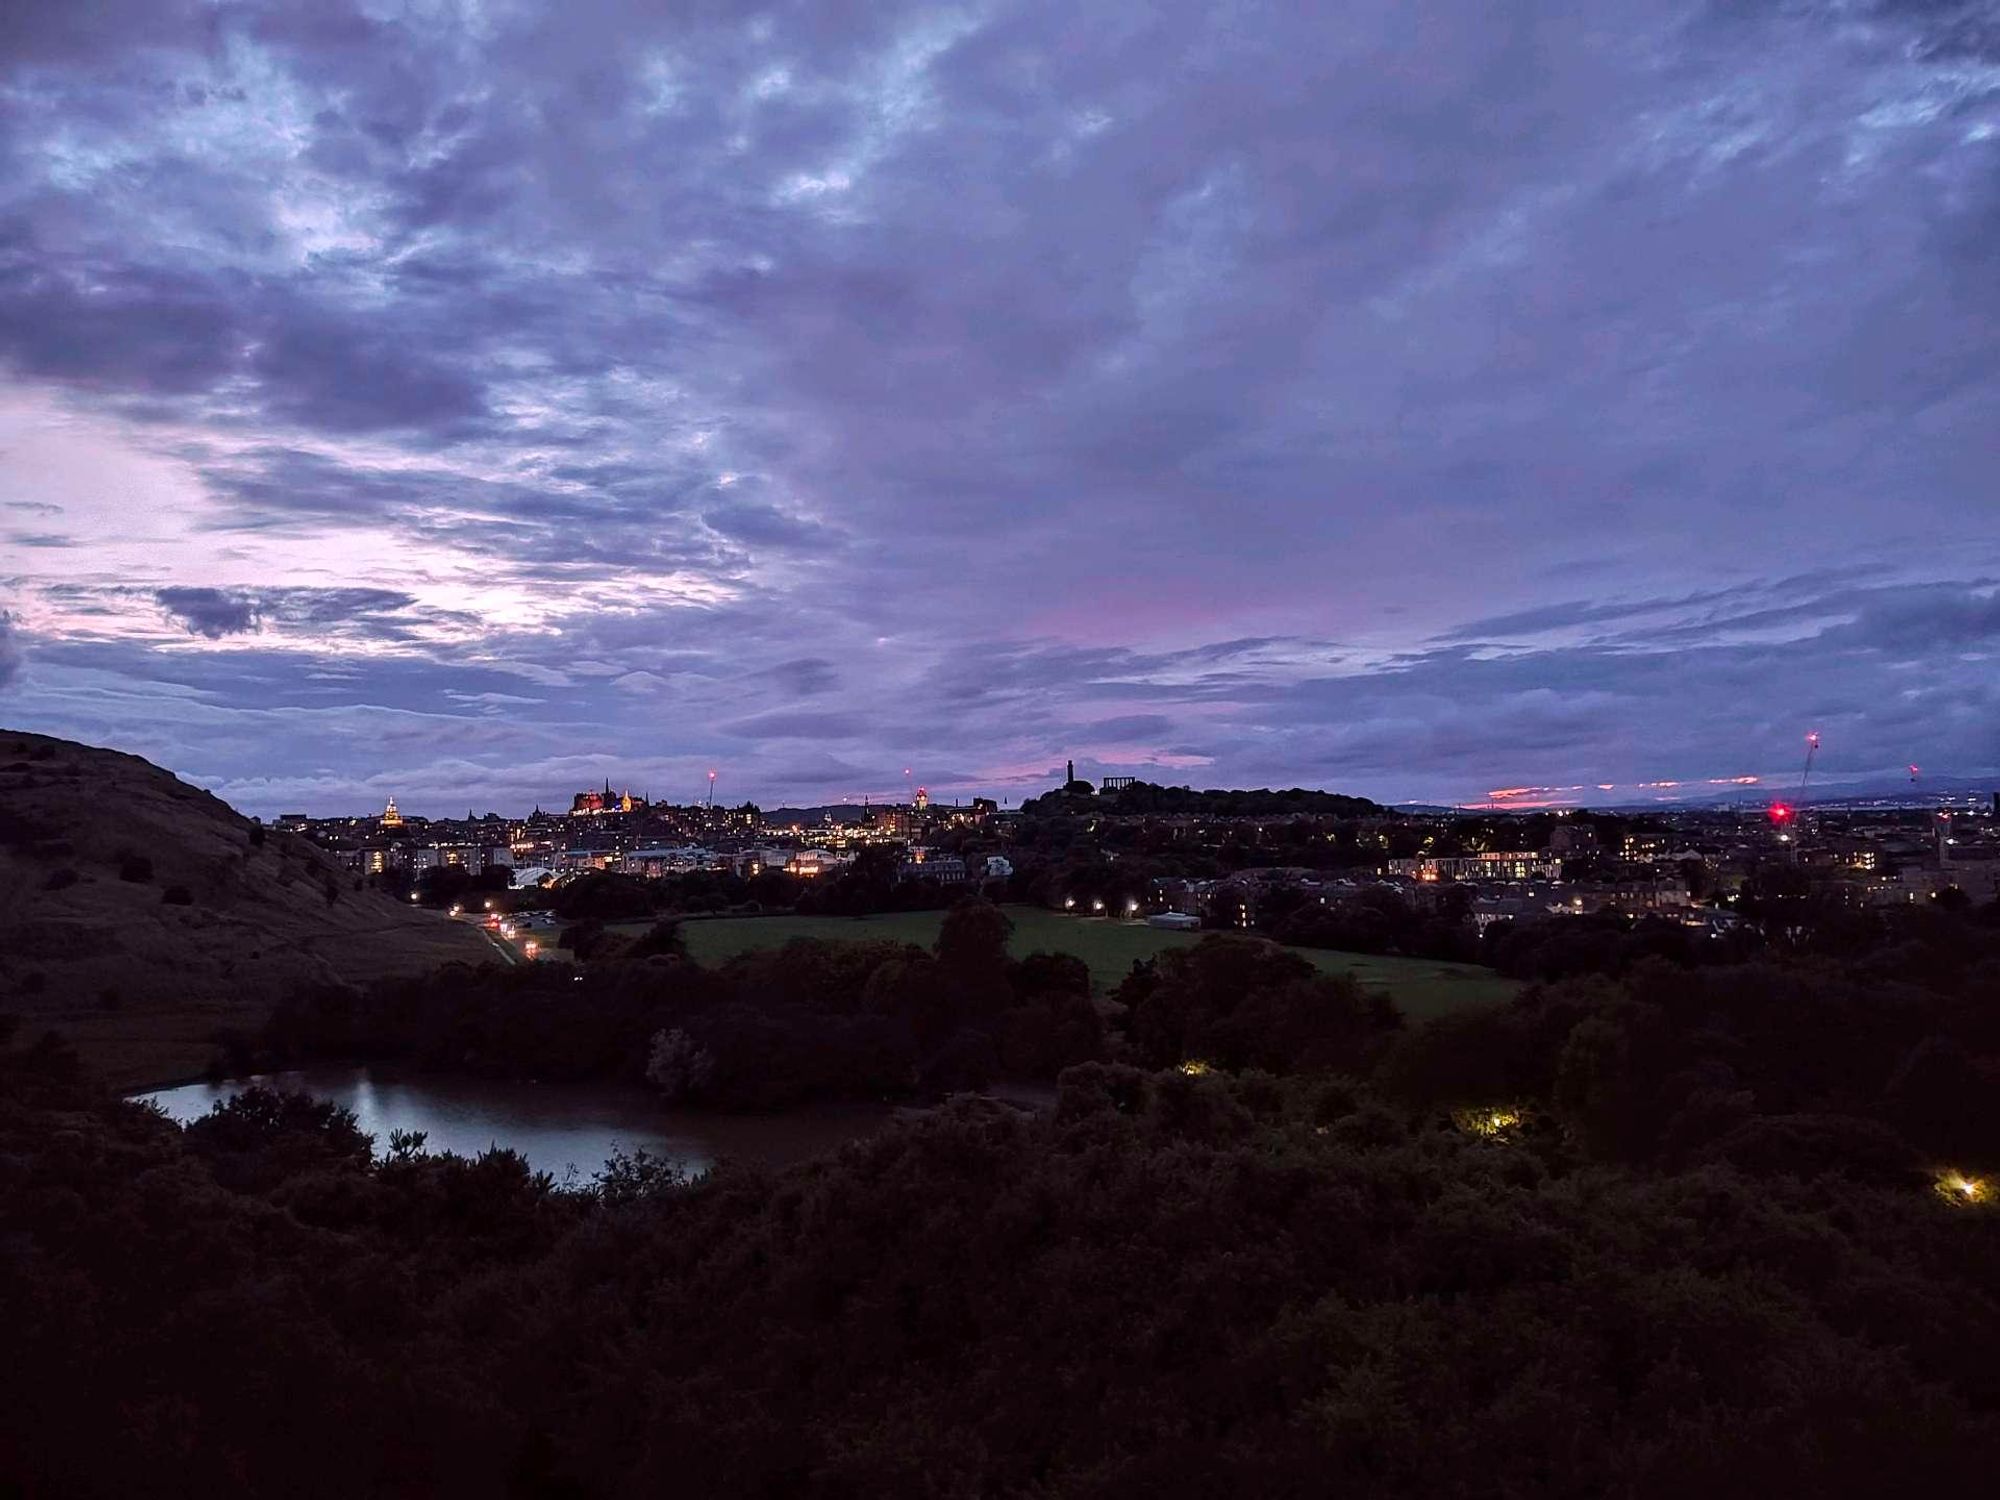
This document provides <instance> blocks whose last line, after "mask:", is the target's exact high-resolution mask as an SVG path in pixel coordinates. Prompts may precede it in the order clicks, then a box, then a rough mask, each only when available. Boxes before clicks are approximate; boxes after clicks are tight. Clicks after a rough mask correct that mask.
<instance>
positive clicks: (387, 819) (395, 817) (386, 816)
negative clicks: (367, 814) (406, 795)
mask: <svg viewBox="0 0 2000 1500" xmlns="http://www.w3.org/2000/svg"><path fill="white" fill-rule="evenodd" d="M376 821H377V822H378V823H380V824H381V825H382V827H384V828H401V827H402V826H403V815H402V814H401V813H399V812H397V811H396V799H395V798H394V797H391V798H390V799H389V805H388V806H387V807H385V808H383V809H382V816H381V817H380V818H378V819H376Z"/></svg>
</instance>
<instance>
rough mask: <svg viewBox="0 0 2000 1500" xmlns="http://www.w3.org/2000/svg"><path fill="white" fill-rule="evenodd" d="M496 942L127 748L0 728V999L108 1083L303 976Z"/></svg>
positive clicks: (204, 1044)
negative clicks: (73, 1049)
mask: <svg viewBox="0 0 2000 1500" xmlns="http://www.w3.org/2000/svg"><path fill="white" fill-rule="evenodd" d="M494 956H495V955H494V951H493V949H492V947H491V946H490V945H489V944H488V943H487V942H486V940H485V939H484V938H483V937H481V936H480V935H479V933H477V932H476V931H474V930H473V929H471V928H468V927H464V926H460V925H459V924H457V923H454V922H451V921H449V920H447V919H445V918H443V917H441V916H439V915H437V914H436V913H434V912H427V911H416V910H412V909H411V908H409V907H407V906H405V905H402V904H400V903H398V902H396V901H393V900H391V899H390V898H388V897H387V896H384V895H381V894H380V893H378V892H375V891H371V890H356V889H354V880H353V877H352V876H349V875H346V874H344V873H342V872H341V871H340V870H338V869H337V868H335V867H334V866H333V864H332V863H331V862H330V861H329V860H328V858H327V856H326V855H325V854H324V853H323V852H322V851H320V850H318V849H316V848H314V847H313V846H312V845H311V844H309V843H307V842H306V841H305V840H303V839H299V838H295V837H293V836H291V835H289V834H281V833H278V832H276V831H274V830H273V831H265V830H261V829H259V828H258V827H257V825H256V824H254V823H252V822H251V821H250V820H249V819H247V818H245V817H243V816H242V815H241V814H239V813H237V812H236V811H235V810H234V809H232V808H231V807H230V806H229V805H228V804H227V803H225V802H223V801H222V800H221V799H219V798H217V797H215V796H213V795H211V794H210V793H208V792H204V791H202V790H200V789H199V788H196V787H192V786H189V785H187V784H186V783H185V782H183V781H180V780H179V779H177V778H176V777H174V776H173V775H172V774H170V773H169V772H166V771H163V770H161V769H160V768H159V767H158V766H155V765H153V764H151V763H150V762H148V761H144V760H141V759H140V758H139V757H137V756H135V755H124V754H120V753H119V752H117V751H113V750H100V749H95V748H93V747H90V746H87V745H78V744H73V743H71V742H70V741H67V740H58V739H50V738H48V737H46V736H44V735H38V734H28V733H25V732H21V731H16V730H6V729H0V1013H12V1014H14V1015H17V1016H20V1017H21V1018H22V1020H23V1022H24V1024H25V1025H27V1026H29V1027H44V1026H49V1027H54V1028H56V1029H57V1030H59V1031H61V1032H62V1033H63V1034H64V1035H66V1036H68V1037H69V1038H70V1039H71V1040H72V1041H74V1042H75V1043H76V1045H77V1047H78V1048H79V1050H80V1051H81V1052H82V1053H83V1055H84V1059H85V1061H86V1063H88V1064H89V1065H90V1066H92V1067H93V1068H95V1069H96V1070H98V1071H99V1072H101V1073H103V1074H104V1075H105V1076H106V1077H107V1078H109V1079H110V1080H111V1081H113V1082H115V1083H119V1084H131V1085H137V1084H140V1083H147V1082H155V1081H159V1080H163V1079H168V1078H174V1077H182V1076H187V1075H191V1074H194V1073H197V1072H199V1071H201V1069H202V1068H203V1067H204V1066H205V1065H206V1063H207V1062H208V1060H209V1058H210V1057H211V1056H212V1055H213V1054H214V1052H215V1044H214V1036H215V1033H216V1032H217V1031H218V1030H220V1029H223V1028H228V1027H248V1026H254V1025H255V1024H256V1023H257V1021H258V1020H260V1019H261V1017H262V1015H263V1013H264V1009H265V1007H266V1006H267V1005H268V1004H269V1003H270V1001H271V999H272V998H273V997H275V996H276V995H278V994H280V993H282V992H283V991H284V990H285V989H287V988H289V987H290V986H291V985H293V984H296V983H298V982H299V981H301V980H307V979H341V980H349V981H355V982H361V981H366V980H369V979H374V978H378V977H381V976H383V975H387V974H396V973H409V972H414V971H419V970H423V969H427V968H430V967H433V966H435V965H437V964H440V963H446V962H449V961H451V960H454V959H459V960H464V961H467V962H472V963H481V962H487V961H490V960H492V959H493V958H494Z"/></svg>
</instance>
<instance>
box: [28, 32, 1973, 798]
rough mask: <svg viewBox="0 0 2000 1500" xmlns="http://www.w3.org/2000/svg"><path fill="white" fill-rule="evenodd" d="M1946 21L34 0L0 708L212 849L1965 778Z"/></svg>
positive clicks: (1963, 301) (1969, 470)
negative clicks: (638, 792)
mask: <svg viewBox="0 0 2000 1500" xmlns="http://www.w3.org/2000/svg"><path fill="white" fill-rule="evenodd" d="M1979 9H1980V8H1979V7H1977V6H1971V5H1968V6H1962V7H1954V6H1952V5H1949V4H1946V5H1935V4H1922V5H1919V4H1915V3H1894V0H1882V3H1876V4H1867V5H1859V6H1850V5H1841V4H1832V3H1828V4H1825V5H1804V6H1788V7H1778V6H1769V7H1764V6H1748V7H1729V8H1723V7H1713V6H1701V5H1697V6H1693V7H1688V6H1682V5H1669V4H1657V5H1656V4H1651V3H1645V0H1630V3H1626V4H1622V5H1618V6H1614V7H1592V8H1586V9H1581V10H1579V11H1577V12H1575V13H1573V14H1568V15H1556V14H1550V13H1538V14H1537V15H1536V16H1534V17H1532V18H1529V17H1522V16H1516V15H1509V14H1497V13H1494V12H1493V10H1492V8H1490V7H1480V6H1474V5H1471V4H1431V5H1427V6H1424V7H1420V8H1417V9H1415V10H1412V9H1410V8H1408V7H1386V6H1385V7H1380V8H1375V9H1370V8H1366V7H1356V8H1349V9H1348V10H1347V11H1346V12H1344V13H1343V15H1342V16H1341V17H1340V19H1339V23H1338V25H1330V24H1329V23H1328V20H1327V18H1325V17H1323V16H1312V15H1310V14H1304V13H1301V14H1298V15H1293V14H1292V13H1290V12H1289V11H1288V10H1286V9H1285V8H1282V7H1276V8H1272V9H1270V10H1269V11H1259V12H1255V14H1254V15H1252V14H1251V13H1249V12H1230V13H1226V14H1205V13H1200V12H1197V11H1195V10H1193V9H1186V10H1184V11H1180V12H1176V13H1173V14H1169V15H1164V16H1155V17H1150V18H1147V17H1137V16H1133V17H1111V18H1104V17H1097V18H1093V17H1087V16H1078V15H1077V14H1076V13H1075V12H1074V10H1073V8H1067V7H1058V6H1040V5H1026V4H1021V5H1009V4H1000V5H993V6H985V7H977V8H966V9H941V8H938V7H934V6H894V5H890V6H881V7H869V8H867V9H866V10H865V11H861V12H851V11H839V12H834V11H822V10H821V9H819V8H816V7H802V8H795V9H778V10H773V11H768V12H756V13H752V12H740V13H739V12H735V11H732V10H731V9H730V8H728V7H715V8H711V9H706V10H704V11H702V12H701V13H700V15H699V16H692V17H691V16H660V15H654V14H652V13H651V10H650V8H647V7H642V6H638V5H636V4H617V3H598V4H586V5H577V6H565V7H562V8H561V9H560V12H559V13H553V14H548V15H534V14H531V13H528V12H526V11H519V12H517V11H514V10H511V9H508V8H505V7H499V8H490V9H480V10H471V9H466V10H460V9H458V8H455V7H451V6H438V7H434V8H413V9H411V10H409V11H408V12H406V13H399V14H397V15H395V16H393V17H392V16H390V15H388V14H387V13H386V12H379V13H378V12H377V11H375V10H371V9H370V8H368V7H360V6H357V7H352V8H349V7H345V6H342V5H336V4H331V3H316V4H312V5H303V4H301V5H297V6H286V5H272V6H266V7H249V8H241V9H238V8H218V7H212V6H209V5H205V4H200V3H186V4H173V3H164V0H163V3H150V0H149V3H132V4H125V5H104V6H95V7H62V6H50V7H34V8H29V9H27V10H25V11H24V12H23V13H22V14H21V15H20V16H19V17H18V18H13V19H10V23H9V29H8V30H7V31H6V32H5V33H4V35H5V46H4V48H0V82H4V85H5V87H4V90H0V111H4V117H5V120H6V127H7V128H6V131H5V137H4V139H5V144H4V145H0V722H4V723H7V724H10V725H18V726H19V727H22V728H26V729H32V730H37V731H41V732H46V733H50V734H56V735H63V736H71V737H75V738H79V739H84V740H88V741H91V742H94V743H98V744H108V745H115V746H117V747H119V748H123V749H130V750H133V751H135V752H137V753H140V754H143V755H146V756H148V757H149V758H151V759H153V760H155V761H158V762H159V763H161V764H163V765H166V766H168V767H170V768H171V769H173V770H175V771H177V772H179V773H181V774H183V775H184V776H186V777H187V778H188V779H190V780H192V781H196V782H198V783H200V784H202V785H204V786H208V787H210V788H211V789H213V790H215V791H216V792H218V793H219V794H220V795H222V796H224V797H225V798H226V799H228V800H229V801H231V802H232V803H234V804H236V805H237V806H240V807H242V808H244V809H245V810H246V811H250V812H255V813H260V814H263V815H266V816H269V815H271V814H274V813H276V812H278V811H283V810H293V809H299V810H306V811H311V812H321V811H332V810H343V809H354V810H363V809H366V808H369V807H379V806H380V803H381V799H382V797H383V796H384V795H388V794H393V795H395V796H397V797H398V799H399V801H400V802H401V804H402V805H404V806H405V807H408V808H412V809H428V808H438V809H444V808H450V807H462V806H464V805H465V804H466V802H467V801H468V800H471V801H473V802H475V803H477V804H478V805H479V806H480V807H481V809H482V810H483V809H484V808H486V807H487V806H497V807H513V806H516V805H518V806H521V807H526V806H528V805H529V804H530V803H531V802H532V801H533V800H534V799H535V798H536V797H537V796H541V797H549V796H552V795H557V794H561V793H563V791H564V789H572V790H573V789H574V788H576V787H584V786H592V785H595V784H597V783H598V782H599V781H600V780H602V779H603V778H604V777H605V776H606V775H609V776H610V777H611V778H612V779H613V780H614V781H617V782H619V783H620V784H621V785H622V784H626V783H629V784H630V785H632V786H633V787H634V788H635V789H640V788H643V789H646V790H649V791H650V792H652V793H653V794H654V795H655V796H658V797H660V798H662V799H663V800H669V801H681V800H683V799H686V800H694V799H695V798H696V796H697V794H698V792H699V791H700V790H701V789H703V788H704V787H705V777H706V773H707V771H708V770H709V769H710V768H712V767H721V768H723V779H722V789H721V791H720V792H719V797H720V798H722V799H725V800H730V801H737V800H743V799H745V798H748V799H753V800H757V801H759V802H762V803H764V804H766V805H781V804H795V805H812V804H817V803H823V802H830V801H835V800H839V799H842V798H844V797H847V796H850V795H858V794H870V795H877V796H881V795H885V794H887V795H894V794H895V793H897V792H898V791H899V790H900V789H901V788H902V786H903V783H904V778H903V776H902V775H901V774H900V768H901V767H904V766H915V767H917V768H918V772H917V779H918V780H920V781H923V782H924V783H925V784H927V785H928V786H929V787H930V789H931V791H932V793H933V794H934V795H937V796H942V797H946V798H949V797H952V796H954V795H957V796H965V797H969V796H971V795H974V794H984V795H994V796H999V797H1006V798H1008V799H1010V800H1011V801H1013V802H1015V803H1018V801H1019V800H1020V799H1021V798H1022V797H1024V796H1028V795H1033V794H1034V793H1035V792H1037V791H1040V790H1043V789H1045V788H1046V787H1047V786H1048V785H1049V784H1050V783H1051V781H1052V779H1054V778H1056V777H1058V776H1059V775H1060V768H1061V766H1062V764H1063V762H1064V760H1065V759H1067V758H1071V757H1073V758H1074V759H1075V761H1076V763H1077V766H1078V768H1079V772H1080V774H1084V775H1088V776H1090V777H1092V778H1093V779H1095V778H1097V777H1100V776H1104V775H1137V776H1139V777H1141V778H1143V779H1145V780H1149V781H1157V782H1163V783H1169V784H1180V783H1189V784H1193V785H1196V786H1293V785H1301V786H1309V787H1323V788H1326V789H1329V790H1334V791H1341V792H1349V793H1353V794H1356V795H1362V796H1369V797H1373V798H1375V799H1376V800H1379V801H1383V802H1400V801H1429V802H1439V803H1444V804H1451V803H1460V802H1474V801H1480V800H1486V799H1489V798H1491V797H1492V795H1493V794H1494V793H1495V792H1496V791H1501V790H1520V791H1526V792H1536V791H1553V792H1557V793H1568V792H1573V791H1578V790H1580V789H1585V788H1588V789H1590V790H1591V792H1593V793H1594V792H1597V791H1599V790H1603V791H1609V790H1610V789H1613V788H1617V789H1627V788H1629V789H1632V791H1633V792H1635V793H1637V792H1639V791H1640V790H1641V789H1644V788H1646V787H1647V786H1648V784H1656V783H1661V782H1669V781H1672V782H1683V783H1689V784H1696V783H1699V784H1702V785H1706V784H1708V783H1710V782H1715V783H1717V784H1724V783H1728V782H1730V781H1732V780H1733V779H1735V778H1740V777H1747V776H1756V777H1759V778H1761V780H1762V782H1763V783H1764V784H1766V785H1769V786H1770V787H1771V788H1772V789H1773V790H1774V791H1776V792H1786V791H1789V790H1790V788H1791V787H1792V786H1793V785H1794V784H1795V782H1796V778H1797V773H1798V766H1799V756H1800V754H1801V753H1802V743H1803V738H1804V736H1805V734H1806V733H1807V732H1808V731H1819V732H1822V733H1823V734H1824V735H1825V748H1824V750H1823V752H1822V755H1821V759H1820V762H1819V766H1818V768H1817V770H1816V772H1815V777H1816V781H1823V782H1824V783H1825V784H1826V785H1828V786H1833V785H1837V784H1839V783H1841V782H1843V781H1859V780H1871V779H1887V778H1893V777H1894V776H1895V775H1896V773H1897V771H1898V769H1899V768H1900V767H1903V766H1904V765H1906V764H1910V763H1915V764H1920V765H1922V766H1923V767H1924V768H1925V772H1926V774H1928V775H1934V776H1936V777H1940V778H1958V777H1976V776H1981V775H1986V774H1990V773H1994V772H1996V771H2000V733H1996V729H1995V726H1996V724H2000V686H1996V682H2000V678H1996V674H1995V672H1994V667H1995V664H1996V659H2000V527H1996V525H1995V515H1996V502H1995V499H1994V496H1993V493H1992V479H1991V471H1992V459H1993V446H1992V434H1993V433H1994V432H1995V431H2000V366H1996V363H1995V360H1994V357H1993V350H1994V341H1993V338H1992V330H1993V328H1994V327H1995V326H1996V315H2000V306H1996V293H1997V292H2000V279H1996V275H1995V273H1996V270H2000V250H1996V248H1995V247H1996V245H2000V236H1996V235H1995V234H1994V233H1993V231H1994V229H1995V228H1996V227H2000V50H1996V47H1995V44H1994V42H1993V39H1992V33H1991V32H1990V31H1982V30H1981V29H1979V28H1978V27H1977V26H1976V25H1974V24H1973V23H1974V22H1976V21H1977V19H1978V12H1979ZM1231 16H1234V18H1235V19H1234V21H1233V22H1232V20H1231V19H1230V17H1231ZM1253 22H1254V24H1253ZM1655 789H1658V788H1655ZM1503 800H1504V799H1503ZM1513 800H1515V801H1517V802H1520V803H1522V804H1523V805H1525V803H1526V801H1527V800H1529V799H1527V798H1525V797H1517V798H1515V799H1513ZM1583 800H1588V794H1586V796H1585V797H1584V799H1583ZM1634 800H1636V798H1635V799H1634Z"/></svg>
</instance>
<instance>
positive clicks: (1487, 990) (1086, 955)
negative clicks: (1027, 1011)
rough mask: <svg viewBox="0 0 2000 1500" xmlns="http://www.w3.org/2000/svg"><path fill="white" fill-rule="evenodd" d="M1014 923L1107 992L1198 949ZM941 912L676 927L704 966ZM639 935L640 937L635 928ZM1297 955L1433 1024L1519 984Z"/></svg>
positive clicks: (1077, 925) (1113, 927)
mask: <svg viewBox="0 0 2000 1500" xmlns="http://www.w3.org/2000/svg"><path fill="white" fill-rule="evenodd" d="M1006 910H1007V915H1008V916H1009V917H1010V918H1012V919H1013V922H1014V938H1013V942H1012V944H1011V948H1012V951H1013V952H1014V954H1015V956H1016V957H1019V956H1021V955H1023V954H1028V953H1034V952H1036V951H1038V950H1039V951H1043V952H1052V953H1072V954H1075V955H1076V956H1077V957H1078V958H1080V959H1082V960H1083V961H1084V963H1086V964H1087V965H1089V966H1090V974H1091V978H1092V979H1093V980H1094V981H1095V982H1096V984H1097V985H1098V987H1099V988H1100V989H1103V990H1112V989H1115V988H1117V986H1118V982H1119V981H1120V980H1121V979H1123V978H1124V977H1125V975H1126V974H1127V973H1129V972H1130V970H1131V968H1132V963H1133V960H1135V959H1145V958H1152V957H1153V956H1154V955H1156V954H1159V953H1162V952H1164V951H1165V950H1166V949H1168V948H1178V947H1183V946H1186V945H1187V944H1190V943H1195V942H1199V941H1200V940H1201V938H1202V937H1203V936H1204V934H1202V933H1198V932H1163V931H1161V930H1160V929H1158V928H1155V927H1148V926H1146V925H1145V924H1144V923H1143V922H1114V921H1107V920H1105V919H1104V918H1101V917H1070V916H1064V915H1063V914H1061V913H1060V912H1052V911H1044V910H1042V909H1041V908H1039V907H1033V906H1010V907H1008V908H1007V909H1006ZM943 918H944V913H942V912H935V911H915V912H890V913H885V914H883V915H880V916H871V917H792V916H784V917H718V918H710V919H697V920H693V921H689V922H686V923H684V924H683V925H682V927H681V931H682V933H683V934H684V935H685V936H686V938H687V945H688V952H689V953H690V954H691V955H692V956H693V957H694V958H695V959H697V960H698V961H700V962H702V963H720V962H722V961H723V960H724V959H727V958H730V957H733V956H734V955H736V954H738V953H747V952H750V951H752V950H755V949H759V948H776V947H780V946H782V945H783V944H785V943H788V942H790V941H791V940H792V939H793V938H801V937H810V938H828V939H834V940H840V939H848V940H855V941H860V940H874V941H889V942H902V943H916V944H919V945H921V946H923V947H926V948H928V947H929V946H930V945H931V944H932V943H933V942H935V941H936V939H937V931H938V923H939V922H941V921H942V920H943ZM637 930H644V929H643V926H641V927H640V928H639V929H637ZM1293 951H1294V952H1296V953H1298V954H1299V955H1300V956H1302V957H1304V958H1306V959H1308V960H1310V961H1311V962H1312V963H1314V964H1315V965H1317V966H1318V967H1319V968H1321V969H1324V970H1325V971H1326V972H1327V973H1329V974H1352V975H1354V977H1355V978H1356V979H1358V980H1360V981H1361V982H1362V983H1363V984H1365V985H1367V986H1368V987H1369V988H1371V989H1382V990H1387V991H1388V992H1389V994H1390V996H1391V997H1392V998H1393V999H1394V1000H1395V1002H1396V1004H1397V1006H1398V1007H1399V1008H1400V1009H1401V1010H1402V1012H1403V1014H1404V1015H1406V1016H1408V1017H1409V1018H1410V1019H1411V1020H1413V1021H1424V1020H1429V1019H1430V1018H1431V1017H1433V1016H1439V1015H1443V1014H1444V1013H1445V1012H1447V1011H1451V1010H1456V1009H1458V1008H1459V1007H1460V1006H1463V1005H1466V1004H1471V1003H1477V1002H1479V1001H1486V1000H1505V999H1507V998H1508V997H1510V996H1511V995H1512V994H1513V993H1514V991H1515V990H1516V989H1517V988H1518V986H1517V985H1516V984H1515V983H1514V981H1513V980H1511V979H1503V978H1501V977H1500V976H1499V975H1498V974H1495V973H1494V972H1493V971H1492V970H1491V969H1482V968H1480V967H1478V966H1477V965H1474V964H1449V963H1437V962H1433V961H1432V960H1430V959H1421V958H1378V957H1376V956H1374V955H1372V954H1365V953H1333V952H1329V951H1327V950H1325V949H1320V948H1298V949H1294V950H1293Z"/></svg>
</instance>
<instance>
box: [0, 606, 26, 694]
mask: <svg viewBox="0 0 2000 1500" xmlns="http://www.w3.org/2000/svg"><path fill="white" fill-rule="evenodd" d="M21 658H22V652H21V640H20V632H19V631H17V630H16V629H15V628H14V617H13V615H12V614H10V613H8V612H7V611H6V610H4V609H0V688H4V687H6V686H7V684H8V683H10V682H12V681H13V680H14V679H15V678H16V677H18V676H20V675H21Z"/></svg>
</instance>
